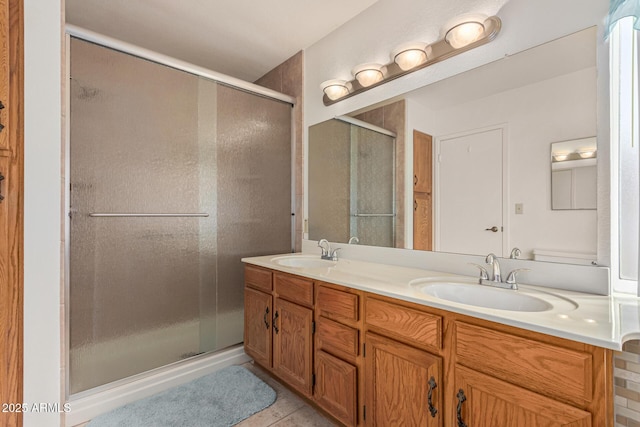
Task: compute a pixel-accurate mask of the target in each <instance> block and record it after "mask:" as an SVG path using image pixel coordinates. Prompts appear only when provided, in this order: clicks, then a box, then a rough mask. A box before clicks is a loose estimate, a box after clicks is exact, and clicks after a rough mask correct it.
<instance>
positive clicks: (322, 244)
mask: <svg viewBox="0 0 640 427" xmlns="http://www.w3.org/2000/svg"><path fill="white" fill-rule="evenodd" d="M325 245H326V247H325ZM318 247H319V248H320V249H322V254H321V255H320V258H322V259H329V253H330V252H331V243H329V241H328V240H327V239H320V240H318Z"/></svg>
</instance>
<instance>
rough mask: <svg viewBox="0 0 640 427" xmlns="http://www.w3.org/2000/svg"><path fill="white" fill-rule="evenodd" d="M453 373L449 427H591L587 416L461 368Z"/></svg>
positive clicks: (584, 413)
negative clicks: (452, 403) (450, 422)
mask: <svg viewBox="0 0 640 427" xmlns="http://www.w3.org/2000/svg"><path fill="white" fill-rule="evenodd" d="M504 362H505V361H502V363H504ZM497 363H499V362H497ZM507 363H508V362H507ZM455 371H456V372H455V391H456V393H457V394H456V397H455V400H454V405H452V407H453V412H454V413H453V414H452V415H453V417H452V424H451V425H456V426H460V427H463V426H469V427H471V426H473V427H493V426H500V427H522V426H539V427H569V426H571V427H590V426H591V414H590V413H589V412H585V411H582V410H580V409H577V408H575V407H573V406H570V405H567V404H565V403H560V402H558V401H556V400H553V399H550V398H548V397H545V396H542V395H539V394H537V393H534V392H532V391H529V390H525V389H523V388H521V387H518V386H515V385H513V384H509V383H507V382H505V381H501V380H498V379H496V378H493V377H491V376H488V375H484V374H481V373H479V372H476V371H474V370H471V369H468V368H465V367H463V366H460V365H456V368H455ZM462 394H464V397H462ZM461 422H462V423H461Z"/></svg>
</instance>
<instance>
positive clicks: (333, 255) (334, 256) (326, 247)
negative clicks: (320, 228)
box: [318, 239, 342, 261]
mask: <svg viewBox="0 0 640 427" xmlns="http://www.w3.org/2000/svg"><path fill="white" fill-rule="evenodd" d="M318 247H319V248H320V249H322V254H321V255H320V258H322V259H328V260H331V261H337V260H338V251H339V250H340V249H342V248H336V249H334V250H331V243H329V241H328V240H327V239H320V240H319V241H318Z"/></svg>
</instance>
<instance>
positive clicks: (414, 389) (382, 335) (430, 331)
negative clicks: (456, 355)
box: [364, 294, 444, 427]
mask: <svg viewBox="0 0 640 427" xmlns="http://www.w3.org/2000/svg"><path fill="white" fill-rule="evenodd" d="M365 330H366V335H365V355H364V360H365V371H364V375H365V407H366V422H367V425H373V426H387V425H416V426H417V425H420V426H434V427H435V426H442V425H443V415H444V414H443V391H444V390H443V387H442V357H440V356H439V354H440V349H441V347H442V317H441V316H438V315H434V314H431V313H426V312H424V311H422V310H417V309H415V308H411V307H407V306H405V305H399V304H395V303H393V302H391V301H389V300H382V299H378V298H377V297H374V296H371V295H369V294H367V295H366V297H365Z"/></svg>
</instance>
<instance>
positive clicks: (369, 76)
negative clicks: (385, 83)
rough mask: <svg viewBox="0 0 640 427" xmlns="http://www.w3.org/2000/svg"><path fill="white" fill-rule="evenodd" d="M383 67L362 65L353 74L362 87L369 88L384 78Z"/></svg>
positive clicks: (371, 64) (379, 65)
mask: <svg viewBox="0 0 640 427" xmlns="http://www.w3.org/2000/svg"><path fill="white" fill-rule="evenodd" d="M383 67H384V65H382V64H375V63H369V64H361V65H358V66H357V67H355V68H354V69H353V71H351V74H353V77H355V78H356V80H358V83H360V85H362V87H369V86H371V85H373V84H376V83H378V82H379V81H381V80H382V79H383V78H384V73H383V71H382V70H383Z"/></svg>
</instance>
